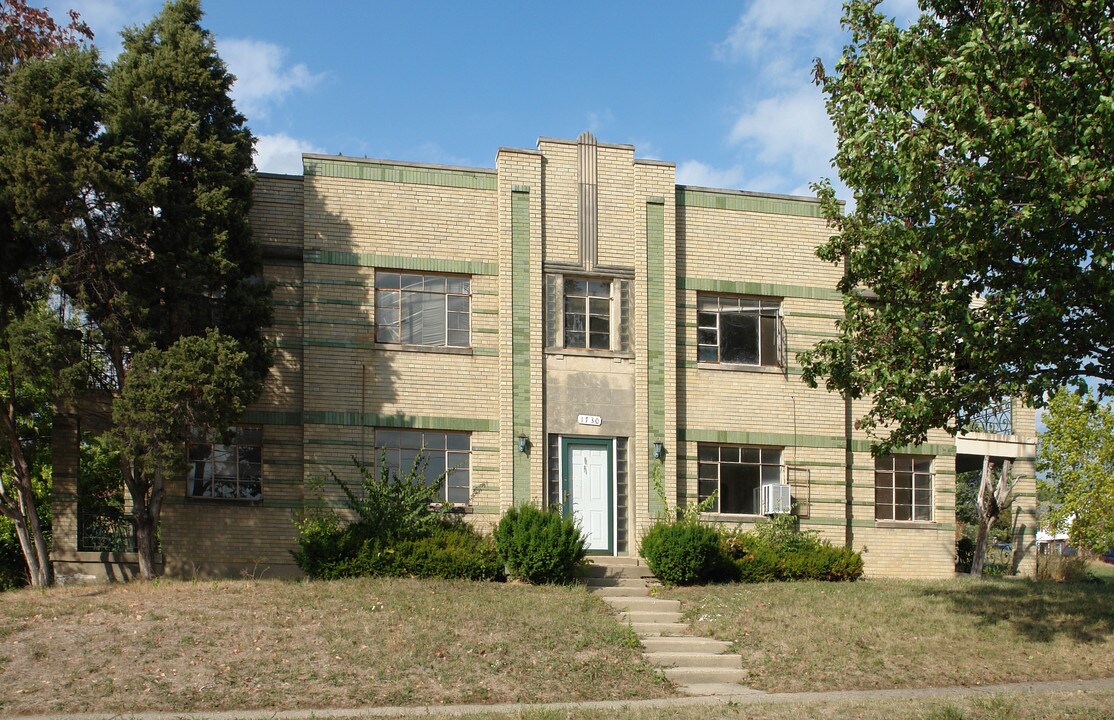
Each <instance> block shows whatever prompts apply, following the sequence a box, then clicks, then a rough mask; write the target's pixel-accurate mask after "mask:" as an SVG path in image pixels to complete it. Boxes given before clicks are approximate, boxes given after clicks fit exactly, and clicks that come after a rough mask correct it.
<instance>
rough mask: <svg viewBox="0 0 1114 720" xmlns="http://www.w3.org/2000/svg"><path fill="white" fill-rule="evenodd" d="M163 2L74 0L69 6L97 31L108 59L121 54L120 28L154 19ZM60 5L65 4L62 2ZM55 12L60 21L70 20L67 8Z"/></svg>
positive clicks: (95, 34)
mask: <svg viewBox="0 0 1114 720" xmlns="http://www.w3.org/2000/svg"><path fill="white" fill-rule="evenodd" d="M161 5H162V3H161V2H159V1H158V0H70V2H68V3H65V4H64V6H65V7H69V8H73V9H74V10H76V11H77V13H78V14H79V15H80V16H81V19H82V20H84V21H85V22H86V23H88V25H89V27H90V29H92V31H93V42H94V43H95V44H96V46H97V47H98V48H100V50H101V53H102V54H103V56H104V59H105V60H106V61H111V60H112V59H113V58H115V57H116V56H117V55H118V54H119V53H120V31H121V30H123V29H124V27H125V26H128V25H144V24H146V23H148V22H150V20H151V18H153V17H154V16H155V13H157V12H158V11H159V7H160V6H161ZM57 7H58V8H60V7H63V4H59V5H58V6H57ZM55 9H56V8H52V10H51V14H52V15H53V16H54V18H55V19H56V20H64V19H66V14H65V11H64V10H61V11H59V12H55Z"/></svg>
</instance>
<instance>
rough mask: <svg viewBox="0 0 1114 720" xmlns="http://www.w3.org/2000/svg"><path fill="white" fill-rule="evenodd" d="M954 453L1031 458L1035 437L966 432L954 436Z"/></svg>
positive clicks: (1035, 449) (1035, 453) (1035, 446)
mask: <svg viewBox="0 0 1114 720" xmlns="http://www.w3.org/2000/svg"><path fill="white" fill-rule="evenodd" d="M955 454H956V455H977V456H979V457H982V456H984V455H989V456H990V457H999V458H1013V459H1015V460H1016V459H1019V458H1020V459H1025V460H1032V459H1034V458H1036V456H1037V439H1036V438H1034V437H1022V436H1020V435H993V434H991V433H966V434H964V435H959V436H958V437H956V439H955Z"/></svg>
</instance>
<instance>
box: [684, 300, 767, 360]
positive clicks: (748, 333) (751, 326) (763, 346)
mask: <svg viewBox="0 0 1114 720" xmlns="http://www.w3.org/2000/svg"><path fill="white" fill-rule="evenodd" d="M780 318H781V301H779V300H774V299H769V298H749V297H739V296H737V295H705V294H701V295H700V296H699V297H698V298H697V315H696V324H697V330H696V333H697V360H699V361H700V362H710V363H730V364H735V365H764V366H769V367H777V366H780V365H781V364H782V359H781V327H780V326H781V322H780Z"/></svg>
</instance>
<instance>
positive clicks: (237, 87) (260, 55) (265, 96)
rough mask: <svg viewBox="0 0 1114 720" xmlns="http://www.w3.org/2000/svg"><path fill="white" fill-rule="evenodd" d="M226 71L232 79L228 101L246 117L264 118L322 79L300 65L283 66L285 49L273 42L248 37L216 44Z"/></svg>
mask: <svg viewBox="0 0 1114 720" xmlns="http://www.w3.org/2000/svg"><path fill="white" fill-rule="evenodd" d="M217 49H218V51H219V52H220V55H221V57H222V58H223V59H224V62H225V63H226V64H227V65H228V69H229V70H230V71H231V72H232V74H233V75H235V76H236V82H235V84H234V85H233V86H232V98H233V99H234V100H235V101H236V105H237V106H238V107H239V109H240V111H241V112H243V113H244V114H245V115H247V116H248V117H252V118H262V117H266V115H267V112H268V110H269V108H270V107H271V106H272V105H274V104H276V103H279V102H281V101H282V100H283V99H284V98H285V97H286V96H287V95H288V94H290V93H291V92H293V91H295V90H309V89H311V88H312V87H314V86H315V85H317V83H319V82H320V81H321V79H322V78H324V75H323V74H314V73H311V72H310V71H309V68H307V67H306V66H305V65H304V64H302V63H298V64H296V65H292V66H287V65H285V58H286V54H287V50H286V48H284V47H281V46H279V45H275V44H274V43H269V42H264V41H263V40H252V39H250V38H223V39H220V40H218V41H217Z"/></svg>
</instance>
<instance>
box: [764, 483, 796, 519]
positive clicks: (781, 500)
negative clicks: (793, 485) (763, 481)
mask: <svg viewBox="0 0 1114 720" xmlns="http://www.w3.org/2000/svg"><path fill="white" fill-rule="evenodd" d="M789 490H790V488H789V486H788V485H781V484H778V485H763V486H762V487H760V488H759V492H760V493H761V499H760V502H759V508H761V512H762V514H763V515H783V514H786V513H788V512H789V511H790V510H791V509H792V504H793V501H792V499H791V497H790V492H789Z"/></svg>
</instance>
